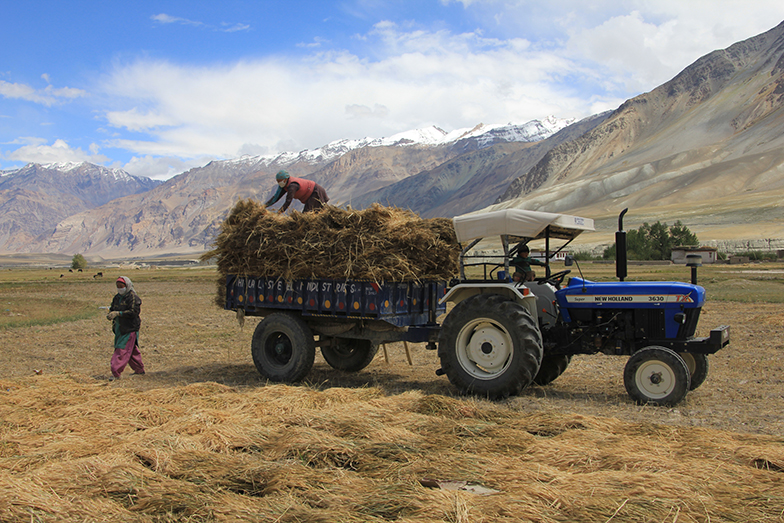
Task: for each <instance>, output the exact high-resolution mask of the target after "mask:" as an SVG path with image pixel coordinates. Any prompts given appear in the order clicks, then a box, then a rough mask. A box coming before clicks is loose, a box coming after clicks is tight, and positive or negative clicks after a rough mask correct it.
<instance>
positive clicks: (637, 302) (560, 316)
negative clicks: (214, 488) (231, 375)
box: [225, 209, 729, 405]
mask: <svg viewBox="0 0 784 523" xmlns="http://www.w3.org/2000/svg"><path fill="white" fill-rule="evenodd" d="M624 212H625V211H624ZM622 216H623V214H622V215H621V218H620V219H619V232H618V233H617V234H616V244H617V246H618V249H617V250H618V252H619V259H618V263H617V275H618V277H619V278H620V280H621V281H619V282H592V281H589V280H586V279H584V278H582V277H579V278H578V277H574V278H571V279H570V280H569V281H568V282H567V283H566V284H565V285H564V279H565V278H566V276H567V275H568V274H570V272H571V269H566V270H562V271H559V272H555V273H552V272H551V271H550V267H549V264H548V265H547V266H546V267H545V271H546V272H545V274H544V275H543V276H540V277H539V278H535V279H534V280H533V281H517V280H516V279H515V278H513V277H512V276H511V275H512V273H513V272H514V271H512V270H510V269H512V267H511V266H510V261H511V260H512V257H513V256H514V255H515V253H516V249H517V248H518V247H519V246H520V245H522V244H525V243H527V242H529V241H531V240H536V239H541V240H544V241H545V252H546V259H548V260H549V259H551V258H552V257H554V256H555V255H556V254H557V253H558V252H559V251H560V250H562V249H563V248H564V247H565V246H566V245H568V244H569V243H570V242H571V241H572V240H573V239H574V238H575V237H577V236H578V235H579V234H580V233H582V232H584V231H590V230H593V221H592V220H590V219H587V218H581V217H577V216H570V215H563V214H552V213H543V212H535V211H525V210H520V209H510V210H503V211H493V212H487V213H480V214H475V215H465V216H458V217H455V218H454V219H453V223H454V227H455V232H456V234H457V238H458V241H460V243H461V246H462V247H463V249H462V251H461V253H460V257H459V272H460V274H459V277H458V278H456V279H454V280H452V281H450V282H446V281H421V282H370V281H357V280H294V281H286V280H284V279H281V278H276V277H254V276H248V275H229V276H228V277H227V279H226V305H225V308H226V309H229V310H235V311H237V313H238V314H241V315H252V316H262V317H263V320H262V321H261V322H259V324H258V325H257V327H256V330H255V332H254V335H253V340H252V347H251V349H252V354H253V361H254V363H255V365H256V368H257V369H258V371H259V372H260V373H261V374H262V375H263V376H265V377H267V378H268V379H270V380H273V381H287V382H289V381H298V380H300V379H302V378H304V377H305V376H306V375H307V373H308V372H309V371H310V369H311V367H312V365H313V361H314V358H315V350H316V347H319V348H320V349H321V353H322V355H323V356H324V359H325V360H326V361H327V363H329V364H330V365H331V366H332V367H334V368H337V369H341V370H345V371H359V370H361V369H363V368H365V367H366V366H367V365H368V364H370V362H371V361H372V360H373V357H374V356H375V354H376V351H377V349H378V346H379V345H380V344H383V343H390V342H395V341H406V342H424V343H427V344H428V348H430V349H437V350H438V356H439V359H440V362H441V368H440V369H438V370H437V371H436V373H437V374H439V375H442V374H445V375H446V376H447V377H448V378H449V381H450V382H451V383H452V384H453V385H454V386H455V387H456V388H457V389H458V391H460V392H462V393H472V394H477V395H481V396H485V397H489V398H500V397H506V396H509V395H514V394H518V393H519V392H520V391H522V390H523V389H524V388H525V387H527V386H528V385H530V384H532V383H536V384H538V385H542V386H544V385H547V384H549V383H550V382H552V381H553V380H555V379H556V378H557V377H558V376H559V375H560V374H562V373H563V372H564V370H565V369H566V368H567V366H568V365H569V363H570V361H571V358H572V356H574V355H576V354H595V353H599V352H601V353H604V354H612V355H617V356H627V357H628V361H627V364H626V367H625V369H624V376H623V379H624V384H625V386H626V390H627V392H628V393H629V395H630V396H631V398H632V399H634V400H635V401H637V402H638V403H653V404H659V405H674V404H677V403H679V402H680V401H682V400H683V399H684V398H685V396H686V394H687V392H688V391H690V390H694V389H696V388H697V387H698V386H700V385H701V384H702V383H703V382H704V381H705V378H706V377H707V374H708V359H707V357H708V355H710V354H713V353H715V352H717V351H718V350H720V349H722V348H723V347H725V346H727V345H728V344H729V327H728V326H721V327H718V328H716V329H713V330H712V331H711V332H710V335H709V336H706V337H697V336H696V331H697V324H698V321H699V316H700V311H701V309H702V307H703V305H704V303H705V289H704V288H702V287H700V286H699V285H697V284H696V281H692V283H683V282H625V281H623V279H624V278H625V276H626V261H625V242H624V239H625V236H624V234H625V233H623V231H622ZM490 236H500V238H501V246H502V252H501V253H500V254H498V255H497V256H493V255H488V254H487V253H486V252H480V253H477V252H476V251H475V248H476V246H477V245H478V244H479V242H480V241H481V240H482V239H483V238H486V237H490ZM556 240H565V242H566V243H562V244H561V245H559V246H557V247H556V246H554V244H552V243H551V242H553V241H556ZM513 243H517V246H512V244H513ZM571 262H572V260H571V258H569V257H567V265H568V266H571ZM476 266H480V267H481V269H477V268H476ZM471 267H473V269H472V270H468V269H469V268H471ZM695 271H696V269H693V271H692V278H693V279H694V278H695V277H696V272H695ZM469 273H472V274H469ZM477 273H481V276H479V277H477V276H476V274H477ZM448 302H451V303H452V304H453V307H452V309H451V310H450V312H449V313H448V314H446V312H447V303H448Z"/></svg>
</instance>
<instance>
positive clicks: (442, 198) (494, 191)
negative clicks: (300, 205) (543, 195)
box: [351, 113, 609, 218]
mask: <svg viewBox="0 0 784 523" xmlns="http://www.w3.org/2000/svg"><path fill="white" fill-rule="evenodd" d="M608 114H609V113H607V114H600V115H597V116H592V117H590V118H586V119H585V120H582V121H580V122H577V123H575V124H572V125H570V126H568V127H566V128H564V129H563V130H561V131H559V132H558V133H555V134H554V135H552V136H550V137H548V138H546V139H544V140H540V141H536V142H503V141H501V142H497V144H496V145H492V146H491V147H488V148H485V149H480V148H478V147H476V146H475V144H474V143H472V141H471V140H461V141H459V142H457V143H456V144H455V146H454V148H453V150H457V151H460V152H462V154H459V155H457V156H455V157H454V158H452V159H450V160H448V161H445V162H443V163H440V164H438V165H436V166H434V167H433V168H431V169H427V170H424V171H422V172H420V173H418V174H416V175H414V176H410V177H408V178H406V179H404V180H401V181H400V182H398V183H395V184H391V185H388V186H386V187H384V188H382V189H379V190H376V191H372V192H369V193H367V194H364V195H362V196H360V197H358V198H355V199H354V201H353V202H351V204H352V205H353V206H355V207H358V208H364V207H366V206H368V205H370V204H371V203H373V202H381V203H383V204H385V205H392V206H397V207H405V208H410V209H413V210H415V211H417V212H418V213H419V214H420V215H422V216H423V217H425V218H434V217H438V216H447V217H452V216H457V215H459V214H464V213H468V212H472V211H476V210H478V209H482V208H483V207H486V206H488V205H490V204H492V203H493V202H494V201H495V200H496V198H497V197H498V195H499V194H501V193H502V192H503V191H504V190H505V188H506V187H508V186H509V184H510V183H511V182H512V181H513V180H515V179H516V178H517V177H518V176H519V174H520V172H522V171H524V170H526V169H530V168H531V167H533V166H534V165H536V163H537V162H538V161H539V160H541V158H542V157H543V156H544V155H545V154H546V153H547V152H548V151H550V150H551V149H552V148H553V147H555V146H557V145H558V144H560V143H564V142H567V141H569V140H573V139H575V138H577V137H579V136H581V135H582V134H583V133H585V132H586V131H588V130H590V129H593V128H594V127H596V126H597V125H599V124H600V123H601V122H602V121H604V119H605V118H606V117H607V116H608Z"/></svg>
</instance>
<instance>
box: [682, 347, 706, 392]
mask: <svg viewBox="0 0 784 523" xmlns="http://www.w3.org/2000/svg"><path fill="white" fill-rule="evenodd" d="M678 356H680V357H681V358H683V361H685V362H686V366H687V367H689V374H691V386H690V387H689V390H694V389H696V388H697V387H699V386H700V385H702V382H704V381H705V378H707V377H708V355H707V354H694V353H691V352H679V353H678Z"/></svg>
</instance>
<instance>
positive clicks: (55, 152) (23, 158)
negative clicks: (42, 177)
mask: <svg viewBox="0 0 784 523" xmlns="http://www.w3.org/2000/svg"><path fill="white" fill-rule="evenodd" d="M26 141H27V142H28V143H27V144H26V145H23V146H22V147H19V148H18V149H16V150H15V151H12V152H11V153H9V154H8V155H7V159H8V160H11V161H13V162H23V163H55V162H91V163H95V164H102V163H104V162H106V161H108V160H109V159H108V158H107V157H106V156H103V155H101V154H98V150H99V148H98V146H97V145H95V144H92V145H91V146H90V152H89V153H86V152H84V151H82V150H81V149H80V148H78V147H77V148H76V149H74V148H72V147H71V146H70V145H68V143H67V142H66V141H65V140H55V141H54V143H53V144H52V145H48V144H47V142H46V141H45V140H41V139H38V138H28V139H26Z"/></svg>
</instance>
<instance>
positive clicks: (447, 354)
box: [438, 294, 543, 399]
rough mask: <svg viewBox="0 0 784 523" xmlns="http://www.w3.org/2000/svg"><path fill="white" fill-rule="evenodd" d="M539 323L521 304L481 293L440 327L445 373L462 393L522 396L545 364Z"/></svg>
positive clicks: (441, 354)
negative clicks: (521, 393) (541, 365)
mask: <svg viewBox="0 0 784 523" xmlns="http://www.w3.org/2000/svg"><path fill="white" fill-rule="evenodd" d="M542 355H543V349H542V336H541V334H540V332H539V328H538V326H537V323H536V320H535V319H534V318H533V317H532V316H531V314H530V313H529V312H528V310H527V309H526V308H525V307H523V306H522V305H520V304H519V303H517V302H515V301H512V300H510V299H509V298H507V297H504V296H501V295H498V294H479V295H476V296H472V297H470V298H468V299H466V300H464V301H462V302H460V303H458V304H457V305H456V306H455V307H454V309H453V310H452V311H451V312H450V313H449V314H448V315H447V317H446V319H445V320H444V324H443V326H442V329H441V336H440V338H439V343H438V356H439V358H440V359H441V369H442V371H443V372H444V373H445V374H446V375H447V377H448V378H449V381H450V382H451V383H452V385H454V386H455V387H457V388H458V390H459V391H460V393H462V394H466V393H468V394H476V395H479V396H485V397H488V398H490V399H498V398H504V397H507V396H511V395H515V394H518V393H520V391H521V390H522V389H524V388H525V387H527V386H528V385H530V384H531V382H532V381H533V379H534V376H536V373H537V372H538V371H539V365H540V364H541V362H542Z"/></svg>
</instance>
